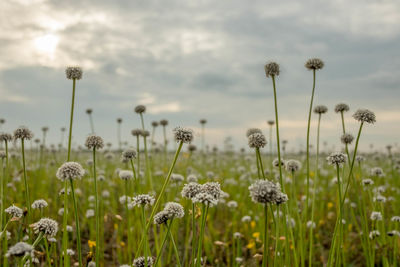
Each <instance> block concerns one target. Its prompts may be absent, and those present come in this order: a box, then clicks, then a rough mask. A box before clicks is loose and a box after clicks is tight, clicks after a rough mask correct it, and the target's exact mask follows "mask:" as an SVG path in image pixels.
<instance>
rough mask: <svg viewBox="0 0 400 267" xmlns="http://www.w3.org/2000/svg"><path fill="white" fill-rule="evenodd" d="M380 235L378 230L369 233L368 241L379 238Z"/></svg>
mask: <svg viewBox="0 0 400 267" xmlns="http://www.w3.org/2000/svg"><path fill="white" fill-rule="evenodd" d="M380 235H381V233H380V232H379V231H378V230H373V231H371V232H369V239H375V238H377V237H379V236H380Z"/></svg>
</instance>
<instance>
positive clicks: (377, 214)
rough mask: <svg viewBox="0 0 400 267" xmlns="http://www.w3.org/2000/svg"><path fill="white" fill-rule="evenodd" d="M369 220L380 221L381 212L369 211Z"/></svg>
mask: <svg viewBox="0 0 400 267" xmlns="http://www.w3.org/2000/svg"><path fill="white" fill-rule="evenodd" d="M370 218H371V220H372V221H382V213H380V212H379V211H373V212H371V217H370Z"/></svg>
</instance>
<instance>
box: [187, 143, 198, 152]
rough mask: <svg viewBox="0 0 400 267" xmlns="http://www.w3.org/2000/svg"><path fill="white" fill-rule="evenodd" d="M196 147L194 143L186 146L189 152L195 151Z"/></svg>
mask: <svg viewBox="0 0 400 267" xmlns="http://www.w3.org/2000/svg"><path fill="white" fill-rule="evenodd" d="M196 149H197V147H196V146H195V145H192V144H190V145H189V146H188V150H189V152H194V151H196Z"/></svg>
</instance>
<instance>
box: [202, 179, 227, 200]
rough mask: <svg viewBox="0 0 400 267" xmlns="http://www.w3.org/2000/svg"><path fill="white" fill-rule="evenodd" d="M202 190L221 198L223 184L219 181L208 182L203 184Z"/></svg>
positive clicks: (217, 198)
mask: <svg viewBox="0 0 400 267" xmlns="http://www.w3.org/2000/svg"><path fill="white" fill-rule="evenodd" d="M201 192H203V193H207V194H210V195H211V196H213V198H215V199H216V200H219V198H220V197H221V194H222V190H221V185H220V184H219V183H218V182H207V183H205V184H203V185H202V186H201Z"/></svg>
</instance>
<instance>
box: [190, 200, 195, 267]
mask: <svg viewBox="0 0 400 267" xmlns="http://www.w3.org/2000/svg"><path fill="white" fill-rule="evenodd" d="M195 233H196V203H192V265H191V266H194V259H195V256H196V252H195V251H196V247H195V244H196V235H195Z"/></svg>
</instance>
